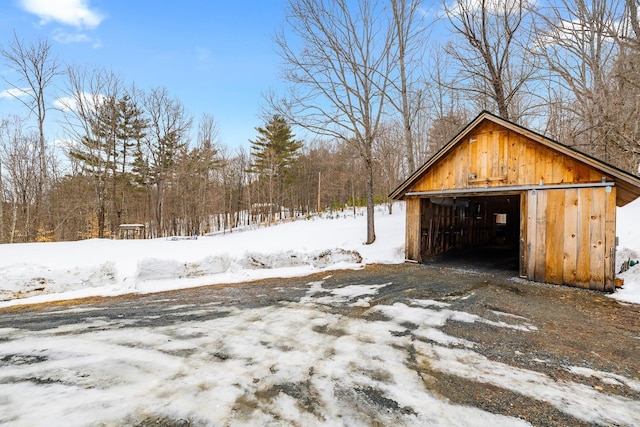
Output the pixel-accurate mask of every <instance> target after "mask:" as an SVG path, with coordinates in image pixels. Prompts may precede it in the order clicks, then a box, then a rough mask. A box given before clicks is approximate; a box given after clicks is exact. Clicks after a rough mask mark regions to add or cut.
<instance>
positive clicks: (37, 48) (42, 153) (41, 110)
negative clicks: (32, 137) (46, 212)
mask: <svg viewBox="0 0 640 427" xmlns="http://www.w3.org/2000/svg"><path fill="white" fill-rule="evenodd" d="M0 55H1V56H3V57H4V60H5V62H6V64H7V65H8V66H9V68H10V69H11V70H13V71H14V72H15V73H16V75H17V81H15V82H13V81H9V80H7V79H6V78H5V81H6V82H7V83H8V84H9V85H10V86H11V87H12V88H13V90H10V91H9V93H10V94H11V95H13V96H14V97H15V98H16V99H17V100H19V101H20V102H22V103H23V104H24V105H25V106H26V107H27V108H28V109H29V111H30V113H32V114H34V115H35V116H36V120H37V123H38V141H37V142H38V144H37V149H38V167H39V169H40V170H39V171H38V174H37V175H36V177H35V178H34V179H36V181H37V189H38V194H37V200H36V211H39V210H41V206H40V204H41V203H42V199H43V194H44V191H45V187H46V185H47V150H46V140H45V135H44V121H45V118H46V115H47V109H48V107H47V103H46V94H45V91H47V90H48V89H49V87H50V86H51V85H52V84H53V81H54V78H55V77H56V76H58V75H60V74H62V72H61V70H60V65H59V62H58V60H57V58H56V57H55V56H54V55H53V54H52V52H51V45H50V44H49V42H48V41H47V40H39V41H37V42H35V43H33V44H31V45H27V44H25V43H24V42H23V41H22V40H21V39H20V38H19V37H18V35H17V34H16V33H14V34H13V38H12V39H11V40H10V41H9V43H8V45H7V46H6V47H0ZM36 214H39V212H36Z"/></svg>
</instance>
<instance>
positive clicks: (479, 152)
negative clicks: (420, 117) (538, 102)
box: [411, 122, 610, 191]
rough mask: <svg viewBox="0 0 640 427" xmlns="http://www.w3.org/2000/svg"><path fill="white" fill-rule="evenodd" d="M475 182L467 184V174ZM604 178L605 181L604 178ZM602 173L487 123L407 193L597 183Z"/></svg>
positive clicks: (461, 142)
mask: <svg viewBox="0 0 640 427" xmlns="http://www.w3.org/2000/svg"><path fill="white" fill-rule="evenodd" d="M472 173H473V174H475V175H476V178H475V179H470V178H469V177H470V174H472ZM606 179H610V178H609V177H606ZM601 180H602V173H601V172H599V171H598V170H596V169H594V168H592V167H590V166H587V165H585V164H583V163H581V162H579V161H578V160H575V159H572V158H569V157H566V156H564V155H562V154H560V153H558V152H555V151H553V150H551V149H550V148H547V147H545V146H544V145H541V144H539V143H537V142H535V141H533V140H531V139H529V138H527V137H525V136H523V135H520V134H518V133H515V132H512V131H510V130H507V129H506V128H504V127H502V126H499V125H497V124H495V123H491V122H486V123H483V124H481V125H480V126H479V127H478V128H477V129H476V130H474V131H473V132H471V133H470V134H469V137H468V138H465V139H464V140H462V141H460V142H459V143H458V145H456V146H455V147H453V148H452V149H451V151H450V153H449V154H447V156H445V157H444V158H443V159H441V160H440V161H439V162H438V163H437V164H435V165H433V166H432V167H431V168H430V170H429V172H428V173H427V174H425V175H424V176H423V177H422V178H421V179H420V180H418V182H416V184H414V185H413V187H412V188H411V191H434V190H442V189H467V188H483V187H497V186H508V185H510V186H514V185H539V184H540V182H542V183H544V184H547V185H550V184H567V183H585V182H600V181H601Z"/></svg>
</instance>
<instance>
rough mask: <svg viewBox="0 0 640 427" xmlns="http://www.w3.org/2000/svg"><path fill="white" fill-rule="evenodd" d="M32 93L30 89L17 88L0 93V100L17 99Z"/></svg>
mask: <svg viewBox="0 0 640 427" xmlns="http://www.w3.org/2000/svg"><path fill="white" fill-rule="evenodd" d="M30 93H31V89H29V88H28V87H15V88H11V89H6V90H3V91H2V92H0V98H17V97H20V96H27V95H29V94H30Z"/></svg>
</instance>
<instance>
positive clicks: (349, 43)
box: [270, 0, 395, 244]
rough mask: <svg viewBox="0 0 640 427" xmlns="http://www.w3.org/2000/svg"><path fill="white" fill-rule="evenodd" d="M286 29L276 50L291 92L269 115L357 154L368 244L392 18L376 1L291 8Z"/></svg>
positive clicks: (305, 3)
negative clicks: (363, 185) (364, 196)
mask: <svg viewBox="0 0 640 427" xmlns="http://www.w3.org/2000/svg"><path fill="white" fill-rule="evenodd" d="M287 24H288V26H287V29H286V32H285V31H283V32H281V33H280V34H279V35H278V36H277V37H276V43H277V45H278V47H279V53H280V56H281V58H282V60H283V62H284V66H283V70H282V71H283V73H282V74H283V78H284V80H285V81H286V82H287V83H288V84H289V92H288V94H287V96H285V98H284V99H278V98H277V97H275V96H272V97H271V98H270V106H271V109H272V110H273V111H275V112H276V113H278V114H280V115H281V116H283V117H285V118H286V119H287V121H288V122H290V123H292V124H295V125H298V126H302V127H304V128H306V129H307V130H309V131H311V132H314V133H316V134H319V135H325V136H329V137H332V138H339V139H342V140H344V141H348V142H349V143H350V144H353V145H354V147H356V148H357V151H358V153H359V155H360V158H361V159H362V161H363V163H364V166H365V170H366V172H365V173H366V182H367V184H366V186H367V239H366V243H367V244H370V243H373V242H374V240H375V227H374V198H373V196H374V186H373V178H374V177H373V169H374V158H373V150H372V148H373V143H374V141H375V139H376V137H377V136H378V130H379V126H380V123H381V121H382V117H383V113H384V106H385V101H386V99H387V89H388V86H389V79H388V77H389V76H390V74H391V69H392V67H393V64H392V63H391V61H390V52H391V47H392V46H393V43H394V42H395V34H394V32H393V29H392V27H391V25H389V17H388V15H387V14H386V11H385V10H384V8H383V7H382V5H381V4H379V3H378V2H377V1H375V0H358V1H356V2H352V1H348V0H333V1H329V0H290V1H289V7H288V15H287ZM294 37H297V39H295V38H294Z"/></svg>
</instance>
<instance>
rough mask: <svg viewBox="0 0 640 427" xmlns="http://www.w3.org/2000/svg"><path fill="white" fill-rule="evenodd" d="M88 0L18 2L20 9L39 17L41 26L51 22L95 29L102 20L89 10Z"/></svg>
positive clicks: (23, 0) (32, 0)
mask: <svg viewBox="0 0 640 427" xmlns="http://www.w3.org/2000/svg"><path fill="white" fill-rule="evenodd" d="M88 3H89V2H88V0H20V5H21V7H22V8H23V9H24V10H25V11H27V12H29V13H33V14H34V15H38V16H39V17H40V22H41V23H42V24H47V23H49V22H51V21H54V22H59V23H61V24H64V25H70V26H73V27H78V28H96V27H97V26H98V25H100V22H102V20H103V19H104V16H103V15H102V14H100V13H99V12H98V11H97V10H95V9H94V10H91V9H90V7H89V4H88Z"/></svg>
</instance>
